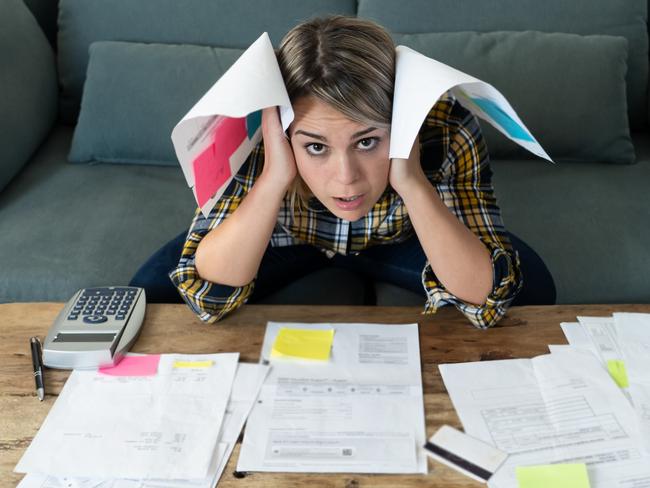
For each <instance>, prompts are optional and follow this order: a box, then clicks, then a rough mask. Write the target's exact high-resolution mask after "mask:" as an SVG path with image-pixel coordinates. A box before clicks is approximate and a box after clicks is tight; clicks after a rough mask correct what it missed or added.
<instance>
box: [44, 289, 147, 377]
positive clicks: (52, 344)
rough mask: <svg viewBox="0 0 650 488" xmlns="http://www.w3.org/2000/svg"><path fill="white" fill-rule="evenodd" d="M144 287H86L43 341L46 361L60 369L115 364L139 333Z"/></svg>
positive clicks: (73, 297) (55, 322)
mask: <svg viewBox="0 0 650 488" xmlns="http://www.w3.org/2000/svg"><path fill="white" fill-rule="evenodd" d="M145 308H146V296H145V291H144V289H143V288H138V287H133V286H104V287H97V288H83V289H81V290H79V291H77V292H76V293H75V294H74V295H73V296H72V298H70V300H68V302H67V303H66V304H65V306H64V307H63V310H61V312H60V313H59V315H58V316H57V317H56V319H55V320H54V323H53V324H52V326H51V327H50V330H49V332H48V334H47V337H46V338H45V342H44V343H43V364H44V365H45V366H47V367H49V368H58V369H94V368H97V367H101V366H108V367H110V366H115V365H116V364H117V363H118V362H119V361H120V360H121V359H122V357H123V356H124V354H125V353H126V352H127V351H128V350H129V348H130V347H131V345H132V344H133V343H134V342H135V340H136V339H137V337H138V334H139V333H140V327H141V326H142V322H143V320H144V315H145Z"/></svg>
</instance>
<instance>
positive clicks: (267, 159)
mask: <svg viewBox="0 0 650 488" xmlns="http://www.w3.org/2000/svg"><path fill="white" fill-rule="evenodd" d="M277 57H278V63H279V65H280V70H281V72H282V75H283V78H284V81H285V84H286V88H287V91H288V93H289V97H290V100H291V103H292V106H293V108H294V112H295V119H294V121H293V122H292V124H291V125H290V127H289V129H288V131H287V133H286V134H285V132H284V131H283V130H282V126H281V123H280V119H279V115H278V111H277V108H276V107H270V108H267V109H264V111H263V115H262V134H263V141H262V142H261V143H260V144H259V145H258V146H257V147H256V148H255V149H254V151H253V152H252V153H251V155H250V156H249V158H248V160H247V161H246V163H245V164H244V165H243V166H242V168H241V170H240V171H239V172H238V174H237V175H236V176H235V178H234V180H233V181H232V183H231V184H230V185H229V187H228V189H227V190H226V192H225V193H224V194H223V196H222V197H221V199H220V200H219V201H218V203H217V204H216V206H215V208H214V209H213V210H212V211H211V212H210V215H209V216H208V218H204V217H203V215H202V214H201V212H200V210H198V209H197V212H196V215H195V217H194V220H193V222H192V224H191V227H190V229H189V232H187V233H183V234H182V235H181V236H179V237H178V238H177V239H176V241H172V242H171V243H170V244H169V245H168V246H167V248H166V251H164V250H163V251H159V253H158V255H157V256H154V257H153V258H152V260H150V263H149V266H147V265H145V267H143V269H141V270H140V272H139V273H138V275H136V278H134V280H133V281H132V284H135V285H139V286H144V287H145V288H147V292H148V298H149V299H151V298H150V297H149V295H151V291H150V290H149V288H150V287H153V286H154V285H153V283H156V282H157V281H159V280H160V278H159V277H154V276H155V275H156V273H155V272H152V270H151V263H158V266H159V267H160V263H161V262H164V259H163V260H162V261H161V256H162V255H164V254H167V255H169V251H170V250H173V249H179V248H180V247H182V252H181V253H180V261H179V262H178V264H177V266H176V267H175V268H174V269H173V270H172V271H171V272H170V273H169V277H170V278H171V280H172V282H173V284H174V285H175V287H176V289H177V290H178V292H179V293H180V295H181V297H182V298H183V299H184V300H185V301H186V302H187V304H188V305H189V306H190V307H191V308H192V310H194V311H195V312H196V313H197V314H198V316H199V317H200V318H201V320H203V321H206V322H213V321H216V320H219V319H220V318H221V317H223V316H224V315H226V314H227V313H229V312H231V311H233V310H235V309H236V308H237V307H239V306H240V305H241V304H243V303H244V302H245V301H247V300H248V299H249V298H251V299H255V298H257V297H260V296H263V295H264V294H266V293H269V292H270V291H272V290H273V289H274V288H277V287H278V286H281V285H282V284H284V283H286V282H287V281H288V280H292V279H296V278H298V277H300V276H301V275H304V274H306V273H308V272H310V271H313V270H315V269H318V268H322V267H325V266H328V265H333V266H337V267H347V268H350V269H353V270H355V271H357V272H360V273H363V274H365V275H367V276H369V277H370V278H373V279H379V280H382V281H388V282H393V283H395V284H397V285H399V286H402V287H406V288H409V289H411V290H413V291H416V292H419V293H421V294H422V297H423V301H424V302H425V312H435V310H436V309H437V308H439V307H440V306H442V305H445V304H453V305H455V306H456V307H457V308H458V309H459V310H460V311H461V312H462V313H463V314H465V315H466V316H467V318H468V319H469V320H470V321H471V322H472V323H473V324H474V325H475V326H477V327H481V328H484V327H489V326H491V325H493V324H495V323H496V322H497V321H498V320H499V319H500V318H501V317H502V316H503V315H504V314H505V311H506V309H507V308H508V306H509V305H510V304H511V303H512V302H513V300H514V298H515V296H517V294H518V293H519V292H520V291H521V289H522V286H523V277H522V271H521V268H522V265H521V262H520V258H519V253H518V252H517V251H516V250H515V249H514V248H513V245H512V242H513V241H514V238H513V237H512V236H511V235H510V234H508V233H507V232H506V230H505V229H504V226H503V222H502V220H501V215H500V210H499V208H498V206H497V203H496V200H495V197H494V193H493V188H492V184H491V171H490V168H489V159H488V151H487V147H486V145H485V142H484V140H483V137H482V135H481V131H480V128H479V125H478V122H477V120H476V118H475V117H474V116H473V115H472V114H471V113H470V112H469V111H467V110H466V109H465V108H463V107H462V106H461V105H460V104H459V103H458V102H457V101H456V100H455V99H454V98H453V97H452V96H451V95H449V94H448V95H445V96H443V97H442V98H441V99H440V100H439V101H438V102H437V103H436V105H435V106H434V107H433V108H432V109H431V111H430V112H429V114H428V116H427V118H426V120H425V122H424V123H423V125H422V128H421V130H420V133H419V136H418V138H417V139H416V140H415V142H414V144H413V148H412V150H411V153H410V156H409V158H408V159H392V160H390V159H389V157H388V154H389V138H390V123H391V114H392V99H393V82H394V71H395V46H394V44H393V42H392V39H391V37H390V35H389V34H388V33H387V32H386V31H385V30H384V29H383V28H382V27H380V26H378V25H377V24H375V23H373V22H370V21H367V20H362V19H358V18H353V17H344V16H332V17H326V18H320V19H314V20H310V21H307V22H304V23H302V24H300V25H298V26H296V27H295V28H293V29H292V30H291V31H290V32H289V33H288V34H287V35H286V36H285V38H284V39H283V40H282V43H281V45H280V47H279V50H278V52H277ZM517 242H518V243H519V244H520V246H519V247H520V249H523V250H525V252H526V254H527V255H530V256H532V261H531V262H534V263H535V266H537V268H538V269H539V270H540V272H539V273H538V275H539V276H538V277H537V278H538V279H541V280H542V281H543V283H542V282H539V283H537V285H541V288H540V286H538V290H537V291H536V293H535V294H536V298H537V299H536V300H534V301H536V302H538V303H539V302H540V301H541V302H542V303H543V302H546V303H548V302H551V303H553V302H554V300H555V289H554V287H553V282H552V279H551V278H550V274H549V273H548V271H547V270H546V268H545V267H544V266H543V263H541V260H540V259H539V258H538V257H537V256H536V255H535V254H534V252H533V251H532V250H530V248H527V247H526V246H525V244H523V243H521V242H520V241H518V240H517ZM177 259H178V256H177ZM540 263H541V264H540ZM169 267H171V266H169ZM169 267H167V268H166V270H165V271H169ZM540 277H541V278H540ZM540 299H541V300H540Z"/></svg>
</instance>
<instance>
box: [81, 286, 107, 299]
mask: <svg viewBox="0 0 650 488" xmlns="http://www.w3.org/2000/svg"><path fill="white" fill-rule="evenodd" d="M112 294H113V292H112V291H111V290H107V289H106V288H87V289H86V290H85V291H84V293H83V296H87V297H100V296H104V295H112Z"/></svg>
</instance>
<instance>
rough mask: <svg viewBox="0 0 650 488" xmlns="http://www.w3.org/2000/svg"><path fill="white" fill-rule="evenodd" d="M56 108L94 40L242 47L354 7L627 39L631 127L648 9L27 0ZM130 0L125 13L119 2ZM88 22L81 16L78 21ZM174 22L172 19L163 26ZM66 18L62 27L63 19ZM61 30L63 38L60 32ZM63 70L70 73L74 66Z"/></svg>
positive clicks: (429, 2) (637, 115)
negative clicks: (57, 86) (51, 61)
mask: <svg viewBox="0 0 650 488" xmlns="http://www.w3.org/2000/svg"><path fill="white" fill-rule="evenodd" d="M59 2H60V3H61V6H62V7H63V8H62V11H64V12H66V15H65V16H62V17H60V18H59V19H58V26H59V31H58V36H59V39H60V41H62V44H63V45H62V46H59V48H60V49H59V68H60V72H61V73H60V83H61V84H62V85H63V93H62V100H63V102H64V104H63V109H62V110H63V112H64V113H66V114H67V115H68V117H67V118H68V120H73V119H74V116H75V115H76V111H77V110H78V104H79V97H80V93H81V91H80V90H81V85H82V83H83V77H84V73H85V71H84V70H85V64H86V61H87V52H88V45H89V43H90V42H92V41H94V40H131V41H144V42H195V43H201V42H204V43H216V44H215V45H219V46H222V47H246V46H247V45H248V43H250V42H251V41H252V40H253V39H254V38H256V37H257V35H259V33H260V32H262V31H263V30H267V31H269V33H270V34H272V35H271V38H272V39H273V41H274V42H277V40H278V39H279V37H281V35H282V34H283V33H284V32H286V30H287V29H288V28H290V27H291V26H292V25H294V24H295V23H296V22H298V21H299V20H301V19H303V18H306V17H308V16H312V15H315V14H316V13H324V12H330V13H333V12H336V13H346V14H354V13H357V14H358V15H359V16H362V17H367V18H371V19H374V20H376V21H378V22H379V23H381V24H383V25H384V26H386V27H387V28H388V29H389V30H391V31H393V32H400V33H416V32H458V31H472V30H474V31H479V32H488V31H495V30H515V31H521V30H539V31H545V32H569V33H576V34H582V35H587V34H609V35H617V36H623V37H625V38H626V39H627V40H628V42H629V57H628V113H629V116H630V122H631V127H632V129H634V130H639V129H643V128H645V127H647V126H648V118H649V117H648V113H649V104H650V99H649V98H648V85H649V83H648V82H649V76H648V22H647V20H648V11H649V10H650V7H649V5H650V0H571V1H569V2H567V1H566V0H545V1H543V2H540V1H538V0H498V1H492V2H489V3H488V4H486V2H485V1H484V0H453V1H452V0H410V1H409V2H398V1H396V0H320V1H318V0H310V1H307V2H297V1H293V0H290V1H282V2H281V1H275V2H273V8H272V9H269V8H268V5H269V4H268V2H264V1H260V0H253V1H247V2H231V1H224V0H221V1H219V0H217V1H206V0H176V1H173V0H145V1H139V2H125V1H119V0H109V1H97V0H25V3H26V4H27V5H28V7H30V9H31V10H32V12H33V13H34V15H35V16H36V18H37V20H38V21H39V24H40V25H41V27H42V28H43V30H44V32H45V33H46V35H47V37H48V39H49V40H50V42H51V43H52V44H53V45H56V37H55V33H56V30H57V5H58V3H59ZM126 4H128V5H129V14H128V15H127V16H126V17H127V18H124V14H120V10H126V9H119V8H115V7H116V6H119V5H122V6H123V5H126ZM86 20H87V21H88V22H89V23H88V24H87V25H79V22H81V21H86ZM169 26H172V27H173V28H169ZM62 27H63V31H62V30H61V28H62ZM61 38H62V39H61ZM68 72H70V73H75V75H74V76H72V75H71V74H69V73H68Z"/></svg>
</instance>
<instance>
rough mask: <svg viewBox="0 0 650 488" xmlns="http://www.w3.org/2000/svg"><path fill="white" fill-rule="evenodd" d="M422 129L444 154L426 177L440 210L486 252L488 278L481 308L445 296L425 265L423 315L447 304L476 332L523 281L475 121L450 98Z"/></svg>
mask: <svg viewBox="0 0 650 488" xmlns="http://www.w3.org/2000/svg"><path fill="white" fill-rule="evenodd" d="M436 112H438V113H436ZM440 112H443V113H440ZM441 120H444V121H445V123H444V124H442V125H441V124H440V121H441ZM425 125H429V126H434V125H435V126H437V128H438V131H437V134H438V137H441V138H442V142H443V144H442V147H443V148H444V154H445V159H444V161H443V163H442V165H441V166H440V168H439V170H438V171H436V172H434V173H431V174H430V175H428V176H430V179H431V182H432V184H434V186H435V188H436V190H437V192H438V194H439V195H440V198H441V199H442V201H443V202H444V203H445V205H446V206H447V207H448V208H449V209H450V210H451V211H452V213H454V215H456V217H457V218H458V219H459V220H460V221H461V222H463V224H465V226H467V227H468V228H469V229H470V230H471V231H472V232H473V233H474V234H475V235H477V236H478V238H479V239H480V240H481V242H483V244H484V245H485V246H486V248H487V249H488V251H489V252H490V257H491V261H492V277H493V286H492V290H491V291H490V293H489V295H488V297H487V299H486V301H485V303H482V304H473V303H469V302H466V301H464V300H461V299H459V298H458V297H457V296H455V295H454V294H452V293H450V292H449V291H448V290H447V289H446V288H445V287H444V285H443V284H442V283H440V281H439V280H438V279H437V278H436V276H435V273H434V271H433V270H432V268H431V266H430V264H429V263H428V262H427V263H426V265H425V267H424V269H423V271H422V284H423V286H424V288H425V290H426V293H427V297H428V299H427V303H426V305H425V313H434V312H435V311H436V310H437V309H438V308H440V307H441V306H443V305H447V304H452V305H454V306H455V307H456V308H457V309H458V310H460V311H461V312H462V313H463V314H464V315H465V316H466V317H467V318H468V319H469V320H470V321H471V322H472V324H474V325H475V326H476V327H478V328H482V329H484V328H488V327H490V326H492V325H494V324H496V323H497V322H498V321H499V320H500V319H501V318H502V317H503V316H504V315H505V313H506V310H507V309H508V307H509V306H510V304H511V303H512V301H513V300H514V298H515V296H516V295H517V294H518V293H519V291H520V290H521V287H522V285H523V276H522V273H521V265H520V261H519V255H518V254H517V252H516V251H515V250H514V249H513V247H512V244H511V242H510V238H509V234H508V233H507V231H506V230H505V227H504V224H503V220H502V218H501V211H500V209H499V207H498V205H497V201H496V198H495V195H494V189H493V186H492V171H491V169H490V164H489V156H488V150H487V146H486V144H485V141H484V139H483V135H482V133H481V129H480V126H479V123H478V120H477V119H476V117H475V116H474V115H473V114H472V113H471V112H469V111H468V110H467V109H465V108H464V107H462V105H460V103H458V102H457V101H456V100H454V99H453V97H450V98H448V99H446V100H445V101H444V102H442V103H439V104H436V106H434V108H433V109H432V111H431V112H430V113H429V116H428V117H427V121H426V122H425Z"/></svg>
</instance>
